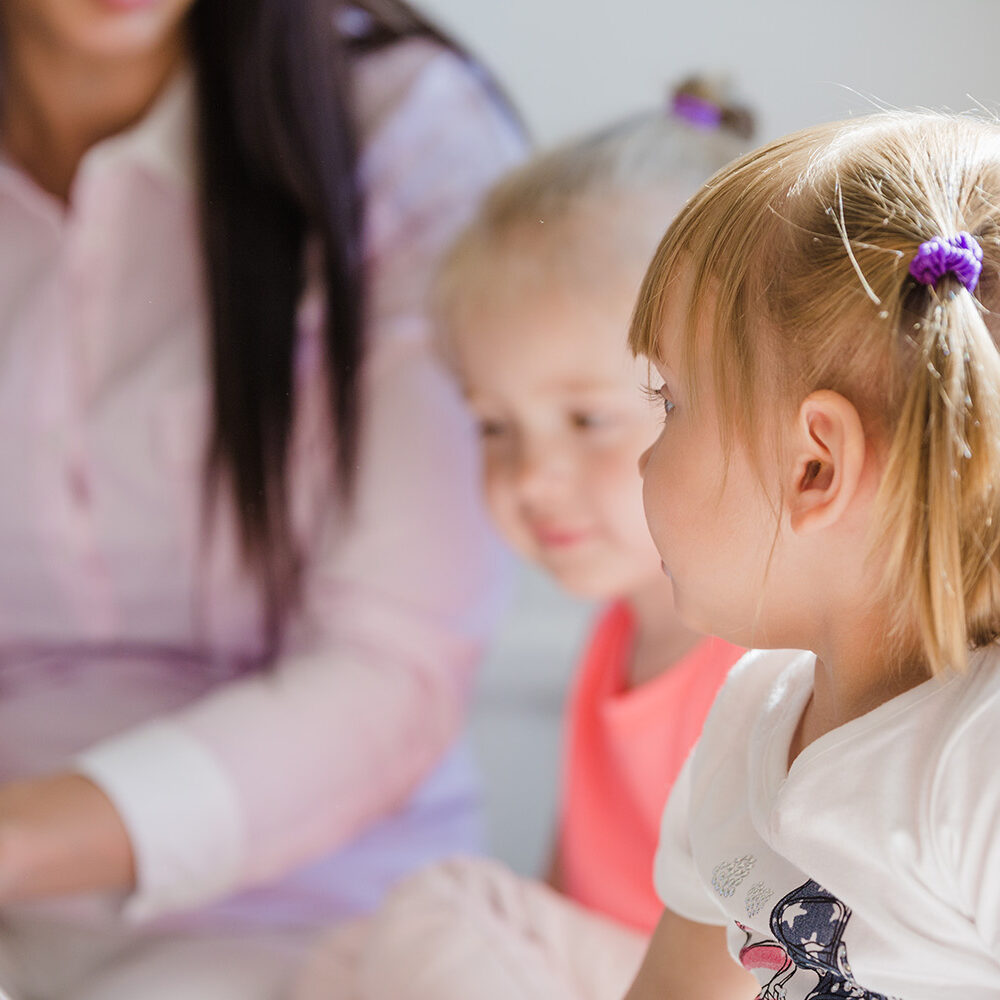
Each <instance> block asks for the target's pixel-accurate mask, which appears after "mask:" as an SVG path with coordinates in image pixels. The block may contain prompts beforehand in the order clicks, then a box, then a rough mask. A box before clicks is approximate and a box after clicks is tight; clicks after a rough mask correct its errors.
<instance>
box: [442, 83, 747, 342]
mask: <svg viewBox="0 0 1000 1000" xmlns="http://www.w3.org/2000/svg"><path fill="white" fill-rule="evenodd" d="M721 93H722V88H721V87H720V86H719V85H718V84H717V83H715V82H713V81H709V80H706V79H704V78H700V77H692V78H691V79H689V80H686V81H685V82H684V83H682V84H681V85H680V86H679V87H678V89H677V90H676V91H675V99H676V98H677V97H678V96H679V95H682V94H689V95H691V96H693V97H696V98H698V99H700V100H702V101H705V102H706V103H709V104H712V105H714V106H715V107H716V108H717V109H718V115H719V123H718V126H717V127H715V128H712V129H705V128H699V127H697V126H696V125H694V124H691V123H690V122H688V121H686V120H684V119H683V118H681V117H679V116H678V115H674V114H668V113H655V114H642V115H639V116H637V117H635V118H631V119H629V120H627V121H623V122H620V123H617V124H614V125H612V126H610V127H608V128H605V129H603V130H601V131H599V132H596V133H594V134H592V135H588V136H586V137H584V138H580V139H576V140H573V141H570V142H568V143H565V144H563V145H561V146H559V147H557V148H555V149H553V150H551V151H549V152H547V153H544V154H542V155H540V156H537V157H535V158H534V159H532V160H531V161H529V162H528V163H527V164H525V165H524V166H522V167H520V168H519V169H516V170H514V171H512V172H511V173H509V174H507V175H506V176H505V177H504V178H503V179H502V180H501V181H500V182H499V183H498V184H497V185H495V186H494V187H493V189H492V190H491V191H490V193H489V194H488V195H487V197H486V198H485V199H484V201H483V202H482V204H481V206H480V208H479V211H478V213H477V214H476V216H475V217H474V218H473V220H472V222H471V223H470V224H469V225H468V226H467V227H466V229H465V230H464V231H463V232H462V234H461V235H460V236H459V238H458V239H457V240H456V242H455V243H454V244H453V245H452V247H451V249H450V251H449V253H448V254H447V255H446V256H445V258H444V260H443V261H442V264H441V267H440V268H439V272H438V276H437V280H436V283H435V288H434V292H433V298H432V308H433V312H434V314H435V319H436V320H437V323H438V327H439V329H440V330H441V331H442V333H443V334H444V339H445V347H446V348H447V339H448V336H449V330H451V329H453V328H454V327H455V326H456V325H462V324H463V322H464V318H465V317H466V316H474V314H475V311H476V310H477V309H479V308H481V307H482V306H483V304H484V302H488V301H489V300H490V297H491V296H494V295H497V296H509V295H510V294H511V292H513V293H514V294H517V293H519V292H520V291H522V290H523V288H524V286H525V284H529V285H530V284H531V283H532V282H534V283H537V284H538V285H542V284H543V283H544V284H549V283H551V282H553V281H559V280H560V279H565V278H566V277H567V276H568V277H569V278H570V279H571V280H572V281H578V280H580V279H582V280H583V281H584V282H587V281H589V280H590V279H591V278H596V279H598V280H601V279H604V278H607V277H608V276H609V274H610V273H613V274H615V275H620V274H621V273H622V272H624V271H629V270H634V271H635V272H636V274H637V277H636V282H638V276H639V275H641V273H642V271H643V269H644V268H645V266H646V264H647V263H648V261H649V258H650V256H651V255H652V252H653V250H654V249H655V247H656V244H657V242H658V240H659V238H660V236H661V235H662V233H663V229H664V227H665V226H666V224H667V223H668V222H669V221H670V219H671V218H672V217H673V215H674V214H675V213H676V211H677V209H678V208H679V207H680V206H681V205H682V204H683V202H684V200H685V199H686V198H688V197H689V196H690V195H691V194H693V193H694V191H696V190H697V189H698V187H699V186H700V185H701V184H702V183H703V182H704V181H705V178H706V177H708V176H710V175H711V174H712V173H714V172H715V171H716V170H718V169H719V168H720V167H721V166H722V165H723V164H725V163H727V162H729V161H730V160H732V159H733V158H734V157H735V156H737V155H739V154H740V153H742V152H744V151H745V150H746V148H747V144H746V142H745V138H746V137H747V136H748V135H749V133H750V130H751V129H752V117H751V116H750V114H749V112H747V111H746V110H745V109H744V108H742V107H739V106H736V105H733V104H731V103H727V102H726V101H725V100H723V99H722V97H721ZM542 257H544V262H545V267H544V269H539V267H538V262H539V259H540V258H542ZM609 269H610V270H609Z"/></svg>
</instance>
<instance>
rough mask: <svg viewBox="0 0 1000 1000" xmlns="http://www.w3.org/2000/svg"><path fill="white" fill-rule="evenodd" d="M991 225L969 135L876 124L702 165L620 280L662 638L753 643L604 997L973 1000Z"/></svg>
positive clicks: (987, 744) (918, 123) (899, 122)
mask: <svg viewBox="0 0 1000 1000" xmlns="http://www.w3.org/2000/svg"><path fill="white" fill-rule="evenodd" d="M998 206H1000V125H998V124H997V123H996V122H995V121H990V122H985V121H977V120H975V119H973V118H969V117H946V116H941V115H933V114H929V113H922V114H884V115H876V116H872V117H870V118H863V119H858V120H855V121H851V122H845V123H834V124H828V125H822V126H819V127H816V128H813V129H809V130H806V131H804V132H800V133H797V134H795V135H792V136H789V137H787V138H785V139H782V140H779V141H777V142H775V143H773V144H771V145H770V146H768V147H766V148H764V149H763V150H760V151H758V152H755V153H752V154H749V155H748V156H746V157H744V158H743V159H742V160H740V161H738V162H737V163H736V164H734V165H733V166H731V167H729V168H728V169H727V170H725V171H723V172H722V173H720V174H719V175H717V176H716V177H715V178H713V179H712V182H711V184H710V185H706V187H705V188H704V189H703V190H702V191H701V192H700V193H699V194H698V195H697V196H696V197H695V198H694V199H693V200H692V201H691V202H690V203H689V204H688V206H687V207H686V208H685V210H684V212H683V213H682V214H681V216H680V217H679V218H678V220H677V221H676V222H675V223H674V224H673V226H672V227H671V229H670V231H669V232H668V233H667V235H666V237H665V238H664V241H663V243H662V244H661V246H660V249H659V251H658V252H657V255H656V257H655V259H654V261H653V263H652V265H651V267H650V270H649V272H648V274H647V277H646V279H645V282H644V286H643V291H642V294H641V296H640V301H639V304H638V307H637V311H636V316H635V321H634V325H633V329H632V345H633V347H634V349H635V350H636V351H637V352H639V353H640V354H644V355H646V356H647V357H648V358H649V359H650V361H651V362H652V363H653V365H655V367H656V368H657V370H658V371H659V373H660V375H661V376H662V381H663V385H662V388H661V390H660V393H661V395H662V397H663V406H664V411H665V420H664V425H663V430H662V432H661V434H660V436H659V438H658V439H657V441H656V443H655V444H654V445H653V447H652V448H651V449H650V451H649V452H647V454H646V455H644V456H643V460H642V466H643V474H644V500H645V506H646V513H647V517H648V520H649V525H650V529H651V532H652V535H653V538H654V540H655V542H656V545H657V548H658V550H659V552H660V554H661V556H662V557H663V561H664V565H665V567H666V569H667V570H668V571H669V573H670V575H671V578H672V580H673V584H674V596H675V601H676V606H677V609H678V612H679V613H680V615H681V616H682V617H683V619H684V620H685V621H686V622H687V623H688V625H689V626H691V627H692V628H698V629H703V630H705V631H706V632H710V633H713V634H715V635H720V636H725V637H727V638H729V639H730V640H731V641H733V642H739V643H742V644H747V645H750V644H753V645H757V646H763V647H770V648H771V649H772V650H773V651H770V652H758V653H753V654H751V655H749V656H747V657H746V658H745V659H744V660H743V661H742V662H741V663H740V665H738V666H737V667H736V668H735V669H734V670H733V672H732V673H731V674H730V676H729V678H728V679H727V681H726V684H725V686H724V687H723V690H722V692H721V693H720V695H719V698H718V700H717V701H716V703H715V705H714V706H713V708H712V710H711V712H710V714H709V717H708V719H707V721H706V723H705V728H704V732H703V734H702V737H701V739H700V741H699V743H698V746H697V747H696V749H695V751H694V753H693V754H692V756H691V758H690V759H689V761H688V763H687V764H686V765H685V767H684V769H683V771H682V773H681V776H680V777H679V778H678V780H677V783H676V784H675V786H674V790H673V793H672V796H671V798H670V802H669V805H668V806H667V809H666V811H665V814H664V818H663V830H662V835H661V841H660V847H659V852H658V855H657V865H656V872H657V885H658V888H659V891H660V893H661V895H662V898H663V900H664V902H665V903H666V906H667V910H666V912H665V913H664V916H663V918H662V920H661V922H660V924H659V925H658V928H657V931H656V932H655V935H654V937H653V941H652V944H651V946H650V950H649V954H648V957H647V959H646V961H645V962H644V964H643V968H642V970H641V972H640V975H639V978H638V980H637V982H636V984H635V986H634V988H633V990H632V992H631V993H630V994H629V996H630V998H631V1000H647V998H650V1000H651V998H656V1000H667V998H675V997H677V998H679V997H684V998H685V1000H708V998H713V1000H714V998H745V997H748V996H750V995H751V993H750V990H752V989H753V987H754V985H756V987H757V988H758V989H759V994H758V996H759V997H761V998H777V997H782V998H786V1000H804V998H811V1000H819V998H834V997H836V998H845V997H848V998H858V1000H884V998H885V997H889V996H891V997H898V998H901V1000H949V998H956V1000H957V998H961V1000H986V998H987V997H989V998H996V997H997V996H1000V836H998V830H1000V771H998V769H997V760H998V759H1000V725H998V722H1000V650H998V648H997V638H998V636H1000V566H998V561H997V560H998V552H1000V353H998V349H997V343H996V337H997V331H998V322H997V310H998V308H1000V283H998V277H1000V273H998V272H1000V207H998ZM668 289H669V294H666V292H667V290H668ZM789 649H793V650H809V651H811V652H788V650H789ZM727 938H728V948H729V951H730V952H731V954H732V956H733V957H734V958H736V959H737V960H738V962H739V964H741V965H742V966H743V968H744V969H745V970H749V972H752V973H753V978H754V979H755V980H756V984H754V983H749V985H748V979H749V977H748V976H747V975H746V972H744V971H742V970H740V968H739V966H738V965H737V964H735V963H732V962H730V961H729V959H728V958H727V957H726V955H725V946H726V943H727Z"/></svg>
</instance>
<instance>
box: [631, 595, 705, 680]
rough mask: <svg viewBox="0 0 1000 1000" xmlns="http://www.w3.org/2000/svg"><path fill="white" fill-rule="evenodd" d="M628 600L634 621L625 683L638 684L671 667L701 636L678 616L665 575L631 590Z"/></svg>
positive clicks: (657, 675)
mask: <svg viewBox="0 0 1000 1000" xmlns="http://www.w3.org/2000/svg"><path fill="white" fill-rule="evenodd" d="M626 603H627V604H628V606H629V608H630V609H631V611H632V616H633V619H634V621H635V640H634V643H633V646H632V655H631V658H630V661H629V667H628V674H627V677H626V683H627V686H628V687H629V688H635V687H639V686H640V685H642V684H645V683H646V682H648V681H651V680H653V678H655V677H659V676H660V674H663V673H665V672H666V671H668V670H669V669H670V668H671V667H672V666H674V664H675V663H677V661H678V660H680V659H681V658H682V657H683V656H684V655H685V654H686V653H689V652H690V651H691V650H692V649H693V648H694V647H695V646H696V645H697V644H698V643H699V642H700V641H701V639H702V636H701V635H700V634H699V633H697V632H693V631H692V630H691V629H689V628H688V627H687V626H686V625H685V624H684V623H683V622H681V620H680V619H679V618H678V617H677V612H676V611H674V600H673V590H672V588H671V586H670V581H669V580H668V579H667V578H666V577H665V576H661V577H659V578H658V579H654V580H653V581H651V582H650V583H649V584H647V585H646V586H644V587H641V588H639V589H637V590H636V591H635V592H634V593H632V594H629V595H628V597H627V598H626Z"/></svg>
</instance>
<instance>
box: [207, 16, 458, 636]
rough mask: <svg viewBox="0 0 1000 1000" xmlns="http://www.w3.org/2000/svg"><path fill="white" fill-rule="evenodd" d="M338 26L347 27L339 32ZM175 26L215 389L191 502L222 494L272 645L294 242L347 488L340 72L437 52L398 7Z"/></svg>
mask: <svg viewBox="0 0 1000 1000" xmlns="http://www.w3.org/2000/svg"><path fill="white" fill-rule="evenodd" d="M347 14H350V15H355V16H353V17H351V18H349V20H350V21H351V22H353V24H354V28H353V29H352V30H350V31H344V30H338V19H339V21H340V22H343V21H345V20H348V18H346V17H345V15H347ZM189 17H190V22H189V30H190V47H191V53H192V59H193V62H194V66H195V72H196V77H197V90H198V123H199V125H198V127H199V139H198V141H199V151H200V169H201V220H202V232H203V244H204V251H205V261H206V268H207V290H208V296H209V303H210V329H211V343H210V358H211V365H212V372H213V379H214V423H213V428H212V432H211V438H210V443H209V451H208V464H207V468H206V480H205V482H206V503H207V504H209V505H210V504H211V503H212V498H214V497H215V496H216V495H217V491H218V489H219V488H220V487H222V486H226V487H228V488H229V491H230V493H231V496H232V499H233V502H234V504H235V507H236V513H237V518H238V524H239V528H240V538H241V542H242V547H243V552H244V556H245V558H246V561H247V565H248V567H249V568H250V569H251V570H252V571H253V572H254V574H255V575H256V576H257V577H258V579H259V581H260V585H261V592H262V596H263V601H264V607H265V611H266V621H265V628H266V632H267V636H268V640H269V642H272V643H273V642H276V641H277V636H278V635H279V632H280V624H281V620H282V617H283V615H284V612H285V611H286V610H287V609H288V607H289V606H290V604H291V603H292V602H293V601H294V598H295V585H296V580H297V576H298V572H297V569H298V558H297V553H296V546H295V544H294V539H293V537H292V531H291V526H290V523H289V509H288V508H289V498H288V484H287V464H288V463H287V459H288V445H289V438H290V431H291V424H292V417H293V408H294V398H293V393H294V383H293V367H292V359H293V350H294V342H295V315H296V307H297V304H298V302H299V299H300V296H301V294H302V291H303V288H304V283H305V245H306V238H307V236H308V237H310V238H314V239H315V240H316V241H317V244H318V247H319V249H320V251H321V254H320V256H321V269H322V278H323V283H324V291H325V306H326V329H325V350H326V359H325V360H326V370H327V373H328V375H327V381H328V392H329V410H330V415H331V418H332V422H333V425H334V433H335V444H336V451H335V455H334V456H333V461H334V462H335V467H336V472H337V481H338V483H339V484H340V488H341V491H342V495H343V497H342V498H343V499H344V500H349V499H350V496H351V491H352V487H353V484H354V471H355V467H356V458H357V451H358V437H359V430H360V427H359V423H360V405H359V391H360V390H359V384H358V382H359V371H360V366H361V360H362V353H363V330H362V317H363V309H364V275H363V273H362V262H361V250H360V227H361V213H362V197H361V193H360V191H359V188H358V184H357V178H356V167H357V156H358V150H357V140H356V133H355V127H354V122H353V121H352V116H351V92H350V81H349V78H348V75H349V65H350V59H351V58H352V56H353V55H354V54H356V53H359V52H363V51H367V50H370V49H373V48H378V47H380V46H385V45H388V44H391V43H392V42H395V41H398V40H400V39H402V38H405V37H407V36H411V35H418V34H422V35H426V36H428V37H432V38H435V39H437V40H438V41H440V42H442V43H443V44H450V43H449V42H448V41H447V39H445V38H444V37H443V36H442V35H441V33H440V32H439V31H437V30H436V29H435V28H434V27H433V26H431V25H430V24H429V23H427V22H426V21H425V20H423V19H422V18H421V17H419V16H418V15H417V14H416V13H415V12H414V11H413V10H411V9H410V8H409V7H407V6H406V5H405V4H403V3H401V2H399V0H368V2H363V3H354V4H352V5H351V6H350V8H346V7H345V6H344V5H343V4H342V3H340V2H339V0H197V2H196V3H195V5H194V7H193V8H192V10H191V13H190V15H189ZM359 18H360V20H359Z"/></svg>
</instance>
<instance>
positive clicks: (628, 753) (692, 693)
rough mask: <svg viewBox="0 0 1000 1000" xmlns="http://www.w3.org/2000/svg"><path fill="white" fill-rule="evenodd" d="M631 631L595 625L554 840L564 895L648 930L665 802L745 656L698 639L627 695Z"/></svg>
mask: <svg viewBox="0 0 1000 1000" xmlns="http://www.w3.org/2000/svg"><path fill="white" fill-rule="evenodd" d="M634 631H635V625H634V621H633V619H632V614H631V612H630V610H629V608H628V606H627V605H626V604H624V603H622V602H619V603H616V604H613V605H612V606H611V607H610V608H608V610H607V611H606V612H605V613H604V615H603V616H602V617H601V619H600V621H599V622H598V624H597V627H596V629H595V630H594V634H593V636H592V637H591V640H590V644H589V646H588V647H587V650H586V652H585V654H584V657H583V662H582V664H581V665H580V671H579V674H578V675H577V679H576V685H575V689H574V692H573V696H572V699H571V702H570V710H569V720H568V734H567V736H568V738H567V754H566V765H565V777H564V788H563V811H562V818H561V832H560V844H559V850H560V863H561V871H562V878H563V888H564V889H565V891H566V893H567V895H568V896H570V897H571V898H572V899H575V900H576V901H577V902H579V903H581V904H583V905H584V906H586V907H588V908H590V909H593V910H598V911H600V912H601V913H605V914H607V915H608V916H610V917H613V918H614V919H615V920H618V921H620V922H621V923H624V924H628V925H630V926H632V927H636V928H638V929H640V930H643V931H648V932H651V931H652V930H653V928H654V927H655V925H656V922H657V921H658V920H659V918H660V915H661V914H662V912H663V904H662V903H661V902H660V901H659V899H658V898H657V895H656V892H655V890H654V888H653V856H654V855H655V853H656V844H657V840H658V838H659V832H660V817H661V816H662V815H663V806H664V803H665V802H666V801H667V795H668V794H669V792H670V788H671V786H672V785H673V782H674V779H675V778H676V777H677V774H678V773H679V771H680V769H681V765H682V764H683V763H684V761H685V759H686V758H687V755H688V752H689V751H690V750H691V748H692V747H693V746H694V744H695V741H696V740H697V739H698V735H699V734H700V732H701V727H702V723H703V722H704V721H705V716H706V715H707V714H708V710H709V707H710V706H711V704H712V701H713V699H714V698H715V694H716V692H717V691H718V690H719V688H720V687H721V685H722V682H723V680H724V679H725V677H726V674H727V672H728V670H729V668H730V667H731V666H732V665H733V664H734V663H735V662H736V661H737V660H738V659H739V658H740V656H741V655H742V654H743V652H744V651H743V650H742V649H738V648H737V647H736V646H731V645H729V643H726V642H723V641H722V640H721V639H705V640H704V641H703V642H701V643H699V644H698V645H697V646H696V647H695V648H694V649H693V650H691V652H689V653H688V654H687V655H685V656H684V657H683V658H682V659H681V660H679V661H678V662H677V663H675V664H674V665H673V666H672V667H671V668H670V669H669V670H667V671H666V672H665V673H663V674H660V675H659V676H658V677H655V678H653V679H652V680H650V681H648V682H647V683H645V684H642V685H641V686H639V687H636V688H633V689H631V690H630V689H627V688H626V681H627V672H628V665H629V658H630V656H631V652H632V642H633V637H634Z"/></svg>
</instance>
